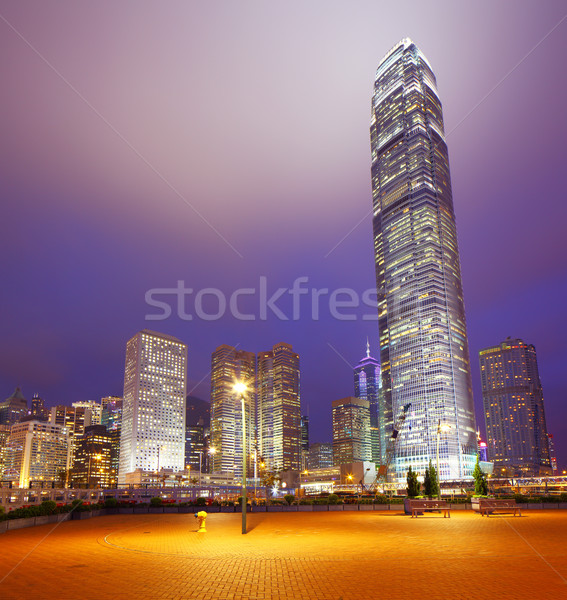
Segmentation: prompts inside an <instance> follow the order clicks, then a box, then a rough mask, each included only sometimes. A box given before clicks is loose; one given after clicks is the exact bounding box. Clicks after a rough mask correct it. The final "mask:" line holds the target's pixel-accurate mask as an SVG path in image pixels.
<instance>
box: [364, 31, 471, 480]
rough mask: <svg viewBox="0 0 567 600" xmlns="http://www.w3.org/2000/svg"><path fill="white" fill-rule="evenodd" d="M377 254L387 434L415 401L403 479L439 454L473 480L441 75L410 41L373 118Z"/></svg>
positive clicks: (389, 70) (404, 446) (401, 47)
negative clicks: (441, 431) (444, 429)
mask: <svg viewBox="0 0 567 600" xmlns="http://www.w3.org/2000/svg"><path fill="white" fill-rule="evenodd" d="M370 133H371V146H372V197H373V207H374V217H373V226H374V251H375V261H376V281H377V291H378V318H379V321H378V325H379V330H380V363H381V367H382V387H383V394H384V419H385V429H386V436H387V437H389V435H390V434H391V432H392V427H393V420H394V419H395V418H396V416H397V415H398V414H399V413H400V412H401V410H402V408H403V406H404V405H405V404H406V403H409V402H411V413H410V416H409V419H408V425H409V426H410V427H411V429H410V427H407V428H406V429H405V430H404V432H403V434H402V435H400V438H399V440H398V442H397V444H396V452H395V458H394V461H393V464H392V468H393V472H394V475H395V478H396V479H397V480H398V481H403V480H404V478H405V476H406V473H407V470H408V467H409V466H410V465H411V466H412V467H413V468H414V469H415V470H417V471H418V472H421V473H424V472H425V468H426V467H427V465H428V463H429V460H431V459H434V458H435V454H436V437H437V429H438V424H439V422H441V423H443V424H447V425H449V426H450V430H449V433H447V434H445V435H443V436H442V438H441V441H440V477H441V479H458V478H463V477H470V476H471V474H472V470H473V468H474V463H475V459H476V435H475V429H476V428H475V418H474V406H473V399H472V387H471V375H470V364H469V354H468V343H467V333H466V324H465V310H464V302H463V291H462V285H461V272H460V264H459V251H458V245H457V232H456V225H455V216H454V212H453V200H452V193H451V180H450V174H449V158H448V152H447V145H446V143H445V134H444V129H443V114H442V107H441V101H440V100H439V95H438V93H437V85H436V80H435V75H434V74H433V71H432V69H431V67H430V65H429V63H428V62H427V59H426V58H425V56H424V55H423V54H422V53H421V51H420V50H419V49H418V48H417V47H416V46H415V44H414V43H413V42H412V41H411V40H409V39H404V40H402V41H401V42H400V43H398V44H397V45H396V46H394V48H392V49H391V50H390V51H389V52H388V53H387V54H386V56H385V57H384V58H383V60H382V61H381V63H380V65H379V67H378V70H377V72H376V79H375V84H374V95H373V98H372V119H371V128H370Z"/></svg>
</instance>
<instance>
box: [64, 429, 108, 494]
mask: <svg viewBox="0 0 567 600" xmlns="http://www.w3.org/2000/svg"><path fill="white" fill-rule="evenodd" d="M71 482H72V484H73V487H79V488H89V489H96V488H112V487H116V482H117V480H116V471H115V470H114V469H113V468H112V440H111V437H110V435H109V433H108V431H107V430H106V427H105V426H104V425H90V426H89V427H87V428H86V429H85V433H84V434H83V435H82V436H81V438H80V439H79V440H78V443H77V447H76V450H75V456H74V458H73V469H72V470H71Z"/></svg>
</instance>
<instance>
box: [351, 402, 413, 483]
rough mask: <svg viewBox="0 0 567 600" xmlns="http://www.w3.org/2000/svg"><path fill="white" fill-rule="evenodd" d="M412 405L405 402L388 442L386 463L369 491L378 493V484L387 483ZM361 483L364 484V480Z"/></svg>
mask: <svg viewBox="0 0 567 600" xmlns="http://www.w3.org/2000/svg"><path fill="white" fill-rule="evenodd" d="M410 406H411V402H408V403H407V404H404V407H403V408H402V412H401V413H400V414H399V415H398V418H397V420H396V422H395V423H394V429H393V430H392V435H391V436H390V439H389V440H388V443H387V444H386V454H385V457H384V458H385V460H384V464H382V465H380V467H379V468H378V472H377V473H376V478H375V479H374V481H373V482H372V483H371V484H370V486H369V487H368V491H371V492H374V493H376V490H377V489H378V486H379V485H380V484H381V483H385V482H386V480H387V478H388V469H389V468H390V463H391V462H392V459H393V458H394V451H395V449H396V442H397V441H398V437H399V435H400V432H401V430H402V427H403V426H404V421H405V420H406V417H407V415H408V412H409V409H410ZM360 483H361V485H362V481H361V482H360Z"/></svg>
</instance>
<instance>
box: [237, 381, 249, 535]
mask: <svg viewBox="0 0 567 600" xmlns="http://www.w3.org/2000/svg"><path fill="white" fill-rule="evenodd" d="M246 390H247V387H246V384H245V383H244V382H242V381H239V382H237V383H235V384H234V391H235V392H236V393H237V394H240V403H241V406H242V533H243V534H244V533H246V460H247V458H248V456H247V453H246V408H245V405H244V393H245V392H246Z"/></svg>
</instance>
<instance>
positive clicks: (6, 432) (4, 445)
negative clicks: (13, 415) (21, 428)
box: [0, 425, 12, 479]
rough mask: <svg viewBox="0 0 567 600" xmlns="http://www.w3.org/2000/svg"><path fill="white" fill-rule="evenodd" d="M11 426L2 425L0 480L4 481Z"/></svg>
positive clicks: (0, 433) (0, 431) (0, 432)
mask: <svg viewBox="0 0 567 600" xmlns="http://www.w3.org/2000/svg"><path fill="white" fill-rule="evenodd" d="M11 429H12V427H11V426H10V425H0V479H3V474H4V469H5V468H6V458H7V455H8V438H9V437H10V430H11Z"/></svg>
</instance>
